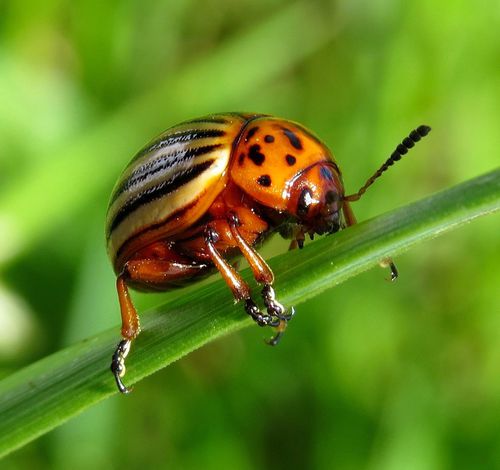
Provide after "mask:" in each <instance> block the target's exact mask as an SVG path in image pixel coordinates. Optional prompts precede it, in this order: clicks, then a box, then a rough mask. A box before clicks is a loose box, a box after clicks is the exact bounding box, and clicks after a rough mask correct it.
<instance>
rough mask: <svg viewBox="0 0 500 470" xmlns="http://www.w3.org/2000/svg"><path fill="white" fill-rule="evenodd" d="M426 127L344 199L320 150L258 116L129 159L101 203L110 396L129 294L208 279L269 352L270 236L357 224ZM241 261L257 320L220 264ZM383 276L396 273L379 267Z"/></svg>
mask: <svg viewBox="0 0 500 470" xmlns="http://www.w3.org/2000/svg"><path fill="white" fill-rule="evenodd" d="M429 132H430V127H428V126H419V127H418V128H417V129H415V130H413V131H412V132H411V133H410V134H409V136H408V137H406V138H405V139H404V140H403V141H402V143H400V144H399V145H398V146H397V148H396V150H395V151H394V152H393V153H392V154H391V156H390V157H389V158H388V159H387V160H386V162H385V163H384V164H383V165H382V166H381V167H380V168H379V169H378V170H377V171H376V172H375V173H374V174H373V175H372V176H371V177H370V178H369V179H368V180H367V181H366V183H365V184H364V186H362V187H361V189H360V190H359V191H358V192H357V193H354V194H351V195H345V194H344V184H343V181H342V174H341V171H340V169H339V167H338V165H337V163H336V162H335V160H334V158H333V155H332V153H331V152H330V150H329V149H328V147H327V146H326V145H325V144H324V143H322V142H321V141H320V140H319V139H318V138H317V137H316V136H315V135H314V134H313V133H312V132H311V131H309V130H307V129H306V128H305V127H303V126H302V125H300V124H298V123H295V122H292V121H288V120H285V119H280V118H276V117H273V116H269V115H264V114H251V113H222V114H213V115H209V116H205V117H201V118H198V119H194V120H190V121H186V122H183V123H181V124H178V125H176V126H173V127H171V128H170V129H168V130H166V131H165V132H164V133H162V134H161V135H160V136H158V137H157V138H156V139H154V140H153V141H151V142H150V143H149V144H147V145H146V146H145V147H144V148H143V149H142V150H140V151H139V152H138V153H137V154H136V155H135V157H134V158H133V159H132V161H131V162H130V163H129V164H128V166H127V167H126V168H125V170H124V171H123V173H122V174H121V176H120V178H119V179H118V181H117V183H116V185H115V187H114V190H113V192H112V195H111V199H110V203H109V207H108V212H107V217H106V241H107V251H108V254H109V257H110V259H111V262H112V264H113V268H114V271H115V273H116V276H117V280H116V288H117V291H118V299H119V304H120V310H121V318H122V328H121V335H122V340H121V341H120V342H119V343H118V346H117V348H116V350H115V352H114V354H113V357H112V363H111V371H112V373H113V375H114V378H115V381H116V384H117V386H118V389H119V391H120V392H122V393H128V392H129V391H130V389H129V388H127V387H126V386H125V385H124V384H123V382H122V378H123V376H124V374H125V358H126V357H127V355H128V353H129V351H130V346H131V343H132V341H133V340H134V339H135V338H136V337H137V335H138V334H139V331H140V326H139V317H138V314H137V311H136V309H135V307H134V305H133V303H132V301H131V299H130V295H129V290H128V288H129V287H131V288H135V289H138V290H146V291H164V290H169V289H172V288H176V287H180V286H182V285H185V284H187V283H190V282H193V281H195V280H196V279H199V278H200V277H201V276H205V275H207V274H208V273H210V272H212V271H214V270H218V271H219V272H220V274H221V275H222V277H223V278H224V280H225V282H226V283H227V284H228V286H229V288H230V289H231V291H232V294H233V296H234V298H235V299H236V301H242V302H243V305H244V309H245V311H246V313H247V314H248V315H249V316H250V317H251V318H252V319H253V320H254V321H255V322H256V323H257V324H258V325H259V326H271V327H274V328H275V329H276V334H275V336H274V337H272V338H271V339H270V340H269V341H268V342H269V344H271V345H275V344H277V342H278V340H279V339H280V337H281V335H282V334H283V331H284V330H285V328H286V326H287V323H288V321H289V320H290V319H291V317H292V315H293V313H294V310H293V308H292V309H290V310H287V309H286V308H285V307H284V306H283V305H282V304H281V303H280V302H279V301H278V300H277V299H276V295H275V292H274V289H273V287H272V285H273V281H274V275H273V272H272V271H271V269H270V268H269V266H268V265H267V263H266V262H265V260H264V259H263V258H262V257H261V256H260V255H259V253H258V252H257V251H256V249H255V246H258V245H259V244H260V243H262V242H263V241H264V240H265V239H267V238H268V237H269V236H270V235H271V234H273V233H275V232H279V233H280V234H281V235H282V236H284V237H288V238H291V240H292V242H291V248H295V247H299V248H302V247H303V246H304V240H305V235H306V234H308V235H310V237H311V238H312V237H313V236H314V235H315V234H319V235H323V234H332V233H335V232H337V231H339V230H341V229H343V228H345V227H347V226H350V225H353V224H355V223H356V219H355V216H354V214H353V212H352V209H351V206H350V203H351V202H354V201H357V200H358V199H359V198H360V197H361V196H362V195H363V194H364V193H365V191H366V189H367V188H368V187H369V186H370V185H371V184H373V182H374V181H375V180H376V179H377V178H378V177H379V176H380V175H381V174H382V173H383V172H384V171H386V170H387V169H388V168H389V166H391V165H392V164H393V163H394V162H396V161H397V160H399V159H400V158H401V157H402V156H403V155H404V154H406V153H407V151H408V150H409V149H410V148H412V147H413V146H414V144H415V143H416V142H418V141H419V140H420V139H421V138H422V137H424V136H426V135H427V134H428V133H429ZM237 255H243V257H244V258H245V259H246V260H247V261H248V263H249V265H250V267H251V269H252V271H253V275H254V277H255V280H256V281H257V283H259V284H261V285H262V298H263V301H264V306H265V311H261V310H260V309H259V307H258V306H257V304H256V303H255V302H254V300H253V299H252V296H251V291H250V287H249V286H248V284H247V283H246V282H245V281H244V280H243V279H242V278H241V276H240V274H239V273H238V272H237V271H236V269H235V268H234V267H233V266H232V265H231V264H230V263H229V262H228V259H232V258H233V257H235V256H237ZM381 264H383V265H387V266H390V268H391V277H392V279H393V280H394V279H395V278H396V277H397V270H396V267H395V266H394V264H393V263H392V261H391V260H390V259H388V260H383V262H382V263H381Z"/></svg>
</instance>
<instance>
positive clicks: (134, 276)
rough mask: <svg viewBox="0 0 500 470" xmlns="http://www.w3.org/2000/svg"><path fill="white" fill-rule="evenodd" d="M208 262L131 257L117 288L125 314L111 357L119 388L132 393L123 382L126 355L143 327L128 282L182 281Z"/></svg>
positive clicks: (196, 272) (122, 311)
mask: <svg viewBox="0 0 500 470" xmlns="http://www.w3.org/2000/svg"><path fill="white" fill-rule="evenodd" d="M204 268H206V266H205V265H196V266H193V265H190V264H182V263H178V262H172V261H164V260H157V259H141V260H131V261H128V262H127V263H126V264H125V266H124V268H123V271H122V273H121V274H120V275H119V276H118V278H117V280H116V290H117V292H118V300H119V302H120V312H121V317H122V329H121V334H122V340H121V341H120V342H119V343H118V346H117V347H116V350H115V352H114V354H113V358H112V360H111V372H112V373H113V375H114V377H115V381H116V385H117V387H118V390H120V392H121V393H129V392H130V389H129V388H127V387H126V386H125V385H124V384H123V382H122V377H123V376H124V375H125V370H126V369H125V358H126V357H127V355H128V353H129V352H130V346H131V344H132V340H134V339H135V338H136V337H137V335H138V334H139V333H140V331H141V327H140V323H139V315H138V314H137V310H136V308H135V306H134V304H133V303H132V299H131V298H130V293H129V290H128V285H127V282H132V283H136V284H142V285H146V286H149V287H154V286H155V285H158V286H163V285H166V284H167V283H168V282H176V281H182V280H183V279H188V278H191V277H193V276H195V275H197V274H200V272H201V270H203V269H204Z"/></svg>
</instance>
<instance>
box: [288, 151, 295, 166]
mask: <svg viewBox="0 0 500 470" xmlns="http://www.w3.org/2000/svg"><path fill="white" fill-rule="evenodd" d="M285 160H286V162H287V163H288V165H289V166H293V165H295V162H296V161H297V159H296V158H295V157H294V156H293V155H290V154H289V153H288V154H287V155H286V156H285Z"/></svg>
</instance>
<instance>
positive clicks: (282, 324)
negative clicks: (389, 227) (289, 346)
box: [264, 308, 295, 346]
mask: <svg viewBox="0 0 500 470" xmlns="http://www.w3.org/2000/svg"><path fill="white" fill-rule="evenodd" d="M294 313H295V312H294V310H293V308H292V311H291V312H290V318H291V316H292V315H293V314H294ZM287 324H288V320H281V321H280V323H279V325H278V326H277V327H276V334H275V335H274V336H272V337H271V338H269V339H266V340H264V341H265V342H266V344H268V345H269V346H276V345H277V344H278V343H279V342H280V340H281V337H282V336H283V333H284V332H285V329H286V327H287Z"/></svg>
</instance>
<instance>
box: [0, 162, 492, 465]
mask: <svg viewBox="0 0 500 470" xmlns="http://www.w3.org/2000/svg"><path fill="white" fill-rule="evenodd" d="M499 208H500V170H495V171H493V172H491V173H488V174H486V175H483V176H480V177H477V178H475V179H472V180H470V181H467V182H465V183H462V184H460V185H458V186H455V187H453V188H451V189H448V190H446V191H443V192H441V193H438V194H436V195H433V196H430V197H428V198H426V199H423V200H421V201H418V202H415V203H412V204H410V205H407V206H405V207H402V208H399V209H396V210H394V211H392V212H389V213H386V214H383V215H381V216H378V217H376V218H374V219H371V220H368V221H366V222H363V223H360V224H359V225H357V226H354V227H351V228H349V229H348V230H345V231H343V232H340V233H338V234H336V235H335V236H332V237H325V238H323V239H322V240H319V241H317V242H315V243H314V244H311V245H310V246H307V247H306V248H305V249H304V250H302V251H294V252H289V253H286V254H283V255H281V256H279V257H276V258H274V259H273V260H272V262H271V266H272V267H273V269H274V271H275V273H276V278H277V291H278V293H279V296H280V300H281V301H282V302H284V303H285V304H287V305H297V304H298V303H300V302H303V301H304V300H305V299H307V298H309V297H312V296H314V295H317V294H318V293H319V292H321V291H323V290H325V289H327V288H329V287H331V286H333V285H336V284H338V283H340V282H342V281H344V280H345V279H347V278H349V277H351V276H354V275H356V274H358V273H360V272H361V271H363V270H366V269H368V268H369V267H371V266H373V265H375V264H376V263H377V262H378V261H379V260H380V259H382V258H384V257H386V256H389V255H391V256H394V255H396V254H398V253H401V252H402V251H404V250H406V249H408V248H409V247H410V246H412V245H414V244H415V243H417V242H420V241H424V240H427V239H430V238H433V237H435V236H437V235H439V234H441V233H443V232H445V231H447V230H450V229H452V228H455V227H458V226H459V225H461V224H464V223H467V222H469V221H471V220H472V219H475V218H476V217H479V216H482V215H485V214H488V213H491V212H494V211H497V210H498V209H499ZM430 249H431V248H430ZM103 256H104V255H103ZM248 275H249V273H248V272H246V276H248ZM251 323H252V322H251V321H250V320H249V319H247V318H246V317H245V315H244V314H243V311H242V308H241V307H239V308H235V307H234V304H233V300H232V298H231V295H230V293H229V290H228V289H227V287H226V286H225V285H224V284H223V282H222V281H220V280H219V281H216V282H213V283H212V284H208V285H204V286H201V287H200V288H199V289H193V290H191V291H189V292H188V293H187V294H185V295H182V296H178V297H177V298H176V299H174V300H173V301H171V302H169V303H168V304H165V305H163V306H162V307H160V308H158V309H156V310H154V311H151V312H148V313H146V314H144V315H142V325H143V332H142V333H141V335H140V337H139V339H138V340H137V341H136V342H135V344H134V347H133V349H132V353H131V356H130V358H129V360H128V374H127V377H126V379H127V380H126V382H127V384H132V383H135V382H137V381H139V380H140V379H141V378H143V377H145V376H147V375H149V374H152V373H153V372H155V371H157V370H158V369H160V368H162V367H165V366H166V365H168V364H170V363H171V362H173V361H175V360H176V359H178V358H180V357H182V356H184V355H185V354H187V353H189V352H190V351H192V350H194V349H196V348H199V347H200V346H202V345H203V344H205V343H207V342H208V341H211V340H213V339H215V338H217V337H220V336H221V335H223V334H225V333H228V332H231V331H235V330H238V329H240V328H242V327H244V326H246V325H250V324H251ZM291 327H292V328H293V322H292V326H291ZM118 331H119V330H118V328H116V329H114V330H112V331H107V332H104V333H102V334H100V335H97V336H95V337H93V338H90V339H88V340H86V341H82V342H80V343H78V344H76V345H74V346H72V347H70V348H67V349H65V350H62V351H59V352H58V353H56V354H53V355H52V356H49V357H47V358H45V359H42V360H41V361H39V362H37V363H35V364H33V365H30V366H28V367H26V368H25V369H23V370H21V371H19V372H17V373H16V374H13V375H12V376H10V377H7V378H6V379H4V380H3V381H2V382H0V455H5V454H7V453H8V452H11V451H12V450H14V449H16V448H18V447H20V446H22V445H23V444H25V443H27V442H29V441H31V440H33V439H35V438H36V437H37V436H39V435H41V434H43V433H45V432H47V431H49V430H51V429H53V428H54V427H55V426H57V425H59V424H61V423H63V422H64V421H66V420H67V419H69V418H70V417H72V416H74V415H76V414H77V413H79V412H81V411H83V410H84V409H85V408H87V407H88V406H90V405H92V404H94V403H96V402H98V401H100V400H102V399H104V398H106V397H108V396H110V395H111V394H113V393H116V389H115V385H114V382H113V379H112V377H111V374H110V373H109V370H108V366H109V362H110V357H111V354H112V352H113V349H114V347H115V343H116V342H117V340H118ZM263 347H264V346H263ZM276 354H279V350H278V351H276ZM123 399H124V400H126V398H125V397H124V398H123Z"/></svg>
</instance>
